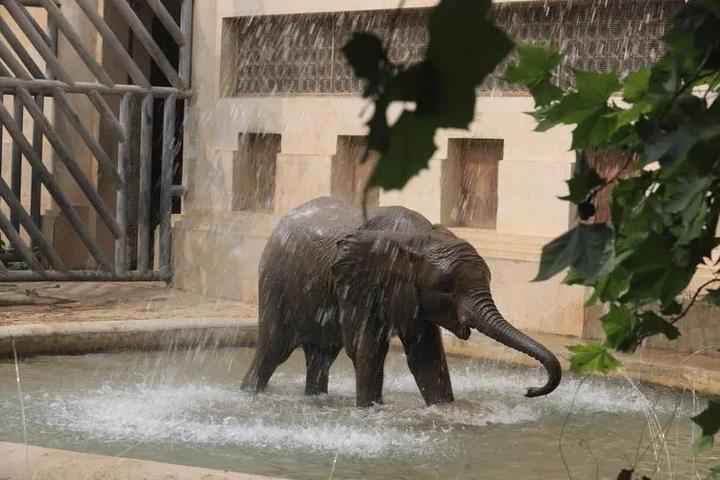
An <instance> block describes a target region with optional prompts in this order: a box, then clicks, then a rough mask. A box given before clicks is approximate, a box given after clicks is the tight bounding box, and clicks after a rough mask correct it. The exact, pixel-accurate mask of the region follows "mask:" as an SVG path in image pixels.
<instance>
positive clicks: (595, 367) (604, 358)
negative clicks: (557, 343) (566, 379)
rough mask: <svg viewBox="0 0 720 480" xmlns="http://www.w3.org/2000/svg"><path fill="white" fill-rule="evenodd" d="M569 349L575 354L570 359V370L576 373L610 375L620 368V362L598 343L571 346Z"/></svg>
mask: <svg viewBox="0 0 720 480" xmlns="http://www.w3.org/2000/svg"><path fill="white" fill-rule="evenodd" d="M567 349H568V350H570V351H571V352H572V353H573V356H572V358H571V359H570V370H572V371H573V372H576V373H580V374H585V373H590V372H602V373H609V372H612V371H613V370H616V369H617V368H618V367H619V366H620V362H618V360H617V359H616V358H615V357H613V356H612V354H611V353H610V352H609V351H608V349H607V347H605V346H603V345H600V344H599V343H596V342H588V343H586V344H583V345H571V346H568V347H567Z"/></svg>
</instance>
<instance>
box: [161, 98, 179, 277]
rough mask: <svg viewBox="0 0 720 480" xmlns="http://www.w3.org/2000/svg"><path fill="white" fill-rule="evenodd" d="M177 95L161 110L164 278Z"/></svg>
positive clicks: (167, 273)
mask: <svg viewBox="0 0 720 480" xmlns="http://www.w3.org/2000/svg"><path fill="white" fill-rule="evenodd" d="M176 103H177V96H176V95H174V94H173V95H170V96H169V97H168V98H166V99H165V109H164V111H163V144H162V168H161V173H160V273H161V274H162V275H163V277H164V278H165V279H166V280H170V277H171V275H172V236H171V224H170V220H171V215H172V181H173V163H174V162H173V160H174V159H175V107H176Z"/></svg>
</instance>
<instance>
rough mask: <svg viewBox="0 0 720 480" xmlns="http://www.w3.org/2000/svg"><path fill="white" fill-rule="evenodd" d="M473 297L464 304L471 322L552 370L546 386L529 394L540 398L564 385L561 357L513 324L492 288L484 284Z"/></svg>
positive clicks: (528, 391) (483, 331) (529, 391)
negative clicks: (561, 383) (494, 298)
mask: <svg viewBox="0 0 720 480" xmlns="http://www.w3.org/2000/svg"><path fill="white" fill-rule="evenodd" d="M471 298H472V300H471V301H470V302H468V303H467V304H465V305H464V308H466V309H467V311H466V312H464V313H465V314H466V318H468V319H471V321H470V324H471V326H473V327H474V328H476V329H477V330H478V331H480V332H482V333H484V334H485V335H487V336H488V337H490V338H492V339H494V340H497V341H498V342H500V343H502V344H503V345H506V346H508V347H510V348H514V349H515V350H519V351H521V352H523V353H525V354H527V355H529V356H531V357H532V358H534V359H535V360H538V361H539V362H540V363H541V364H542V365H543V366H544V367H545V369H546V370H547V372H548V380H547V382H546V383H545V385H543V386H542V387H531V388H528V390H527V393H526V394H525V396H526V397H538V396H541V395H547V394H548V393H551V392H552V391H553V390H555V388H557V386H558V385H559V384H560V380H561V378H562V369H561V368H560V362H558V359H557V357H555V355H553V353H552V352H551V351H550V350H548V349H547V348H546V347H545V346H544V345H541V344H540V343H538V342H536V341H535V340H533V339H532V338H530V337H529V336H527V335H525V334H524V333H522V332H521V331H519V330H518V329H516V328H515V327H513V326H512V325H510V324H509V323H508V322H507V321H506V320H505V319H504V318H503V316H502V315H501V314H500V312H499V311H498V309H497V307H496V306H495V302H494V301H493V298H492V295H491V294H490V289H489V288H487V287H481V288H479V289H475V290H474V291H473V292H472V294H471Z"/></svg>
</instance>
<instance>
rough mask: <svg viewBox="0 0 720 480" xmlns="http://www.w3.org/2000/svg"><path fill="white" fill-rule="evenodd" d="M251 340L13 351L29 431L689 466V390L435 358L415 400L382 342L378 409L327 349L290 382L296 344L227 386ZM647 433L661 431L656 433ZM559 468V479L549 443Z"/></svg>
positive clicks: (14, 423)
mask: <svg viewBox="0 0 720 480" xmlns="http://www.w3.org/2000/svg"><path fill="white" fill-rule="evenodd" d="M251 358H252V350H251V349H243V348H240V349H219V350H216V351H195V350H192V351H188V352H172V353H168V352H126V353H107V354H92V355H82V356H46V357H36V358H31V359H28V360H25V361H23V362H21V363H20V365H19V367H20V374H21V381H22V388H23V400H24V405H25V410H26V416H27V431H28V439H29V443H31V444H34V445H39V446H45V447H52V448H63V449H70V450H76V451H83V452H92V453H101V454H109V455H121V456H128V457H136V458H143V459H150V460H158V461H164V462H174V463H181V464H186V465H198V466H206V467H212V468H220V469H228V470H236V471H242V472H249V473H257V474H263V475H275V476H280V477H287V478H292V479H302V480H304V479H327V478H330V476H331V472H332V478H335V479H390V478H392V479H418V480H423V479H478V478H482V479H533V478H543V479H558V478H577V479H588V478H613V479H614V478H616V477H617V474H618V472H619V471H620V470H621V469H622V468H629V467H631V466H633V465H635V464H636V463H637V464H638V470H639V471H642V472H643V473H645V474H647V475H649V476H650V477H651V478H652V479H653V480H656V479H661V478H678V479H680V478H683V479H684V478H702V477H703V476H704V475H705V473H706V471H707V468H708V467H709V466H712V465H715V464H717V463H720V461H719V460H718V455H717V451H714V452H711V454H709V455H703V456H702V457H698V458H695V457H693V455H692V453H691V449H690V445H691V443H692V438H693V436H694V435H695V434H696V432H694V430H693V426H692V423H691V422H690V421H689V420H688V416H689V415H690V414H692V413H693V412H696V411H699V410H700V409H701V408H702V407H703V406H704V404H705V401H704V400H703V399H698V398H696V397H694V396H693V395H692V393H691V392H675V391H669V390H662V389H656V388H651V387H648V386H642V385H633V384H631V383H630V382H629V381H627V380H622V379H615V380H611V379H604V378H590V379H586V380H582V379H580V378H578V377H573V376H569V375H566V377H565V379H564V380H563V383H562V384H561V386H560V388H559V389H558V390H557V391H556V392H554V393H553V394H552V395H550V396H549V397H545V398H541V399H526V398H524V397H523V396H522V394H523V392H524V391H525V388H526V387H527V386H528V385H537V384H540V383H541V382H542V380H543V374H544V371H543V370H542V369H527V368H516V367H512V366H509V365H505V364H498V363H494V362H489V361H481V360H471V359H462V358H451V359H450V369H451V375H452V380H453V386H454V390H455V396H456V399H457V401H456V402H455V404H453V405H448V406H442V407H430V408H428V407H426V406H425V405H424V403H423V401H422V399H421V397H420V394H419V393H418V392H417V388H416V386H415V383H414V381H413V379H412V377H411V375H410V373H409V371H408V369H407V367H406V365H405V361H404V358H403V356H402V355H401V354H400V353H398V352H391V354H390V355H389V356H388V360H387V363H386V377H385V405H383V406H379V407H375V408H371V409H365V410H361V409H357V408H356V407H355V406H354V374H353V372H352V368H351V364H350V362H349V360H348V359H347V358H346V357H345V356H344V355H341V356H340V357H339V358H338V361H337V362H336V364H335V365H334V367H333V370H332V372H331V378H330V394H329V395H327V396H322V397H316V398H309V397H305V396H304V395H303V394H302V392H303V388H304V379H305V371H304V370H305V369H304V358H303V355H302V352H301V351H298V352H297V353H296V354H294V355H293V356H292V357H291V358H290V360H289V361H288V362H287V363H286V364H284V365H283V366H282V367H281V368H280V369H279V370H278V372H277V373H276V374H275V376H274V377H273V379H272V381H271V384H270V387H269V389H268V391H267V392H266V393H264V394H262V395H259V396H257V397H252V396H248V395H246V394H244V393H243V392H240V391H239V390H238V384H239V382H240V379H241V378H242V375H243V374H244V372H245V370H246V368H247V366H248V364H249V362H250V359H251ZM0 417H1V418H2V419H3V421H2V422H0V440H3V441H14V442H22V441H23V428H22V418H21V411H20V403H19V396H18V392H17V385H16V382H15V366H14V364H13V363H11V362H4V363H0ZM662 432H665V434H664V435H663V433H662ZM561 437H562V442H561V443H562V452H563V456H564V458H565V462H566V463H567V467H568V469H569V471H570V472H571V475H572V476H571V477H568V473H567V470H566V467H565V466H564V464H563V459H562V456H561V453H560V448H559V443H560V439H561Z"/></svg>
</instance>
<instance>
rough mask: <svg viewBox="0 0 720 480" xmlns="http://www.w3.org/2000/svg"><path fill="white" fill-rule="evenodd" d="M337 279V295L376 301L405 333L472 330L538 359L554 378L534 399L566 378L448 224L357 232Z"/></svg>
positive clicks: (347, 243)
mask: <svg viewBox="0 0 720 480" xmlns="http://www.w3.org/2000/svg"><path fill="white" fill-rule="evenodd" d="M333 276H334V279H335V284H336V288H338V289H339V291H338V294H339V295H340V296H342V297H344V298H345V299H346V300H349V301H350V303H355V304H357V303H358V302H366V303H367V302H368V299H369V298H371V297H372V298H375V302H376V303H377V304H378V305H376V308H380V309H381V310H384V311H386V312H389V313H390V315H389V316H388V317H389V318H394V319H395V321H396V322H399V324H398V323H396V324H395V325H393V326H394V327H395V328H396V329H397V330H398V332H399V333H400V334H401V335H403V334H406V335H408V334H409V335H412V334H415V333H418V332H422V331H423V330H424V328H425V325H426V322H431V323H434V324H436V325H439V326H441V327H443V328H445V329H447V330H449V331H451V332H453V333H454V334H455V335H456V336H458V337H459V338H462V339H467V338H468V337H469V336H470V329H471V328H474V329H476V330H478V331H480V332H482V333H484V334H485V335H487V336H489V337H490V338H493V339H495V340H497V341H499V342H500V343H502V344H504V345H506V346H508V347H511V348H514V349H515V350H519V351H521V352H523V353H525V354H527V355H529V356H531V357H533V358H534V359H536V360H538V361H539V362H540V363H541V364H542V365H543V366H544V367H545V369H546V370H547V372H548V380H547V382H546V383H545V385H543V386H541V387H531V388H528V390H527V393H526V396H528V397H537V396H541V395H547V394H549V393H550V392H552V391H553V390H555V388H556V387H557V386H558V384H559V383H560V380H561V378H562V370H561V368H560V363H559V362H558V360H557V358H556V357H555V355H553V353H552V352H550V350H548V349H547V348H546V347H545V346H543V345H541V344H540V343H538V342H537V341H535V340H534V339H532V338H530V337H529V336H527V335H525V334H524V333H522V332H520V331H519V330H517V329H516V328H514V327H513V326H512V325H511V324H510V323H508V322H507V321H506V320H505V319H504V318H503V316H502V314H501V313H500V312H499V311H498V309H497V307H496V305H495V302H494V301H493V297H492V295H491V293H490V269H489V268H488V266H487V264H486V263H485V261H484V260H483V259H482V257H480V255H478V253H477V251H476V250H475V248H473V247H472V245H470V244H469V243H468V242H466V241H464V240H461V239H459V238H457V237H456V236H455V235H454V234H453V233H451V232H450V231H449V230H447V229H445V228H444V227H440V226H436V227H433V229H432V231H431V232H429V233H427V234H417V233H405V232H388V231H379V230H358V231H357V232H355V233H353V234H351V235H348V236H346V237H344V238H343V239H341V240H340V241H339V242H338V253H337V257H336V261H335V263H334V265H333ZM378 298H380V300H379V301H378V300H377V299H378Z"/></svg>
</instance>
